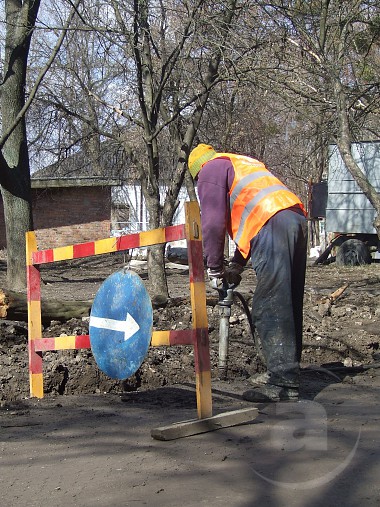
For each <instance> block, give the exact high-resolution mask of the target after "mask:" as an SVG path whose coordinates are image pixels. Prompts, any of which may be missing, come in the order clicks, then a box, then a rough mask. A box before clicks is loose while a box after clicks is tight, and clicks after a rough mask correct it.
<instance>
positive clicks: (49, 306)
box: [0, 289, 92, 322]
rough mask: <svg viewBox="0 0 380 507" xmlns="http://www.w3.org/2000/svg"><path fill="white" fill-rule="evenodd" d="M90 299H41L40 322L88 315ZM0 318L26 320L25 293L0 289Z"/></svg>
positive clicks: (79, 317) (63, 320)
mask: <svg viewBox="0 0 380 507" xmlns="http://www.w3.org/2000/svg"><path fill="white" fill-rule="evenodd" d="M91 306H92V301H42V302H41V318H42V322H51V321H52V320H58V321H60V322H66V321H68V320H70V319H81V318H82V317H88V316H89V315H90V311H91ZM0 318H1V319H8V320H20V321H24V322H27V321H28V305H27V300H26V294H23V293H21V292H14V291H11V290H4V289H0Z"/></svg>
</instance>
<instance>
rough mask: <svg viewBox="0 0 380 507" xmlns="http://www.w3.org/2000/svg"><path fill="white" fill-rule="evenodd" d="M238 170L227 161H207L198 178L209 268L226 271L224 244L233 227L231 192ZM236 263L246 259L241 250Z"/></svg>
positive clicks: (221, 159)
mask: <svg viewBox="0 0 380 507" xmlns="http://www.w3.org/2000/svg"><path fill="white" fill-rule="evenodd" d="M234 177H235V171H234V168H233V165H232V163H231V161H230V160H229V159H227V158H222V157H221V158H216V159H213V160H210V161H209V162H207V163H206V164H205V165H204V166H203V168H202V169H201V171H200V172H199V176H198V195H199V200H200V206H201V222H202V234H203V250H204V254H205V257H206V263H207V267H208V268H210V269H215V270H219V269H222V268H223V259H224V241H225V238H226V232H227V224H230V221H231V214H230V206H229V190H230V188H231V186H232V183H233V181H234ZM233 260H234V261H235V262H238V263H239V264H241V265H243V266H244V265H245V264H246V260H245V259H244V258H243V256H242V255H241V254H240V252H239V251H238V250H236V253H235V255H234V258H233Z"/></svg>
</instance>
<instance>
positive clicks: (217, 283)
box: [211, 278, 235, 380]
mask: <svg viewBox="0 0 380 507" xmlns="http://www.w3.org/2000/svg"><path fill="white" fill-rule="evenodd" d="M211 287H213V288H214V289H216V290H217V291H218V293H219V302H218V305H219V317H220V321H219V363H218V371H219V378H220V379H221V380H226V379H227V368H228V365H227V360H228V341H229V329H230V316H231V306H232V304H233V302H234V292H233V290H234V288H235V285H231V284H229V283H228V282H227V281H226V280H224V279H221V278H214V279H213V280H212V281H211Z"/></svg>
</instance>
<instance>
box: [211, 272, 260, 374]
mask: <svg viewBox="0 0 380 507" xmlns="http://www.w3.org/2000/svg"><path fill="white" fill-rule="evenodd" d="M211 287H212V288H213V289H216V290H217V291H218V294H219V301H218V305H219V317H220V320H219V362H218V371H219V378H220V380H226V379H227V369H228V343H229V334H230V317H231V306H232V304H233V302H234V296H237V297H238V298H239V300H240V302H241V303H242V305H243V308H244V311H245V313H246V315H247V318H248V323H249V327H250V329H251V333H252V338H253V340H254V342H255V345H256V348H257V349H258V348H259V347H258V343H257V337H256V334H255V328H254V326H253V322H252V317H251V312H250V309H249V307H248V304H247V302H246V300H245V299H244V297H243V296H242V295H241V294H240V292H237V291H236V290H234V289H235V287H236V285H233V284H229V283H228V282H227V281H226V280H222V283H221V281H220V279H216V278H214V279H213V280H212V282H211ZM258 353H259V350H258Z"/></svg>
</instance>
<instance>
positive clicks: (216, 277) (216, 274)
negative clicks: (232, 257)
mask: <svg viewBox="0 0 380 507" xmlns="http://www.w3.org/2000/svg"><path fill="white" fill-rule="evenodd" d="M207 275H208V278H209V281H210V287H211V288H212V289H216V290H221V289H223V280H224V269H211V268H208V270H207Z"/></svg>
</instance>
